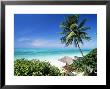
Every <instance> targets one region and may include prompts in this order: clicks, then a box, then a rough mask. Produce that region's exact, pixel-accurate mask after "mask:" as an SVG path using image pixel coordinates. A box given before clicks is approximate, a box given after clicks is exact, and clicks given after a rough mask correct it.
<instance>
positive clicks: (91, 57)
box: [69, 48, 97, 75]
mask: <svg viewBox="0 0 110 89" xmlns="http://www.w3.org/2000/svg"><path fill="white" fill-rule="evenodd" d="M69 66H70V67H71V69H72V71H75V72H84V74H85V75H96V74H94V73H93V72H94V71H97V49H96V48H95V49H93V50H92V51H90V52H89V53H88V54H87V55H86V56H84V57H83V58H82V59H79V60H75V61H74V62H73V63H72V64H71V65H69ZM92 73H93V74H92Z"/></svg>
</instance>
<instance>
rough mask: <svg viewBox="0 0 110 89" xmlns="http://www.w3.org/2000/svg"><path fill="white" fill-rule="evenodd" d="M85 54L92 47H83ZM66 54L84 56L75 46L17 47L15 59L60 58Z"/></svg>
mask: <svg viewBox="0 0 110 89" xmlns="http://www.w3.org/2000/svg"><path fill="white" fill-rule="evenodd" d="M82 51H83V54H84V55H86V54H87V53H89V52H90V49H82ZM64 56H69V57H72V58H74V56H78V57H82V55H81V53H80V51H79V50H78V49H73V48H15V49H14V59H15V60H16V59H21V58H25V59H28V60H31V59H38V60H58V59H60V58H62V57H64Z"/></svg>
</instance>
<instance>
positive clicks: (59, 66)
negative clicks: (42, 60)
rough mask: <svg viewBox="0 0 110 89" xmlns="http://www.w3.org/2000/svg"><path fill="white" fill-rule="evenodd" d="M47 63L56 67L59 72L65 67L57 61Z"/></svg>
mask: <svg viewBox="0 0 110 89" xmlns="http://www.w3.org/2000/svg"><path fill="white" fill-rule="evenodd" d="M49 63H50V64H51V65H53V66H56V67H58V68H59V69H60V70H62V67H63V66H65V65H66V63H63V62H60V61H58V60H49Z"/></svg>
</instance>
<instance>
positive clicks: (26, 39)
mask: <svg viewBox="0 0 110 89" xmlns="http://www.w3.org/2000/svg"><path fill="white" fill-rule="evenodd" d="M24 41H30V39H29V38H20V39H18V42H24Z"/></svg>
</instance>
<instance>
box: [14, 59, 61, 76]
mask: <svg viewBox="0 0 110 89" xmlns="http://www.w3.org/2000/svg"><path fill="white" fill-rule="evenodd" d="M14 75H15V76H60V75H61V73H60V70H59V69H58V68H57V67H55V66H52V65H50V63H49V62H44V61H39V60H26V59H17V60H15V61H14Z"/></svg>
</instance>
